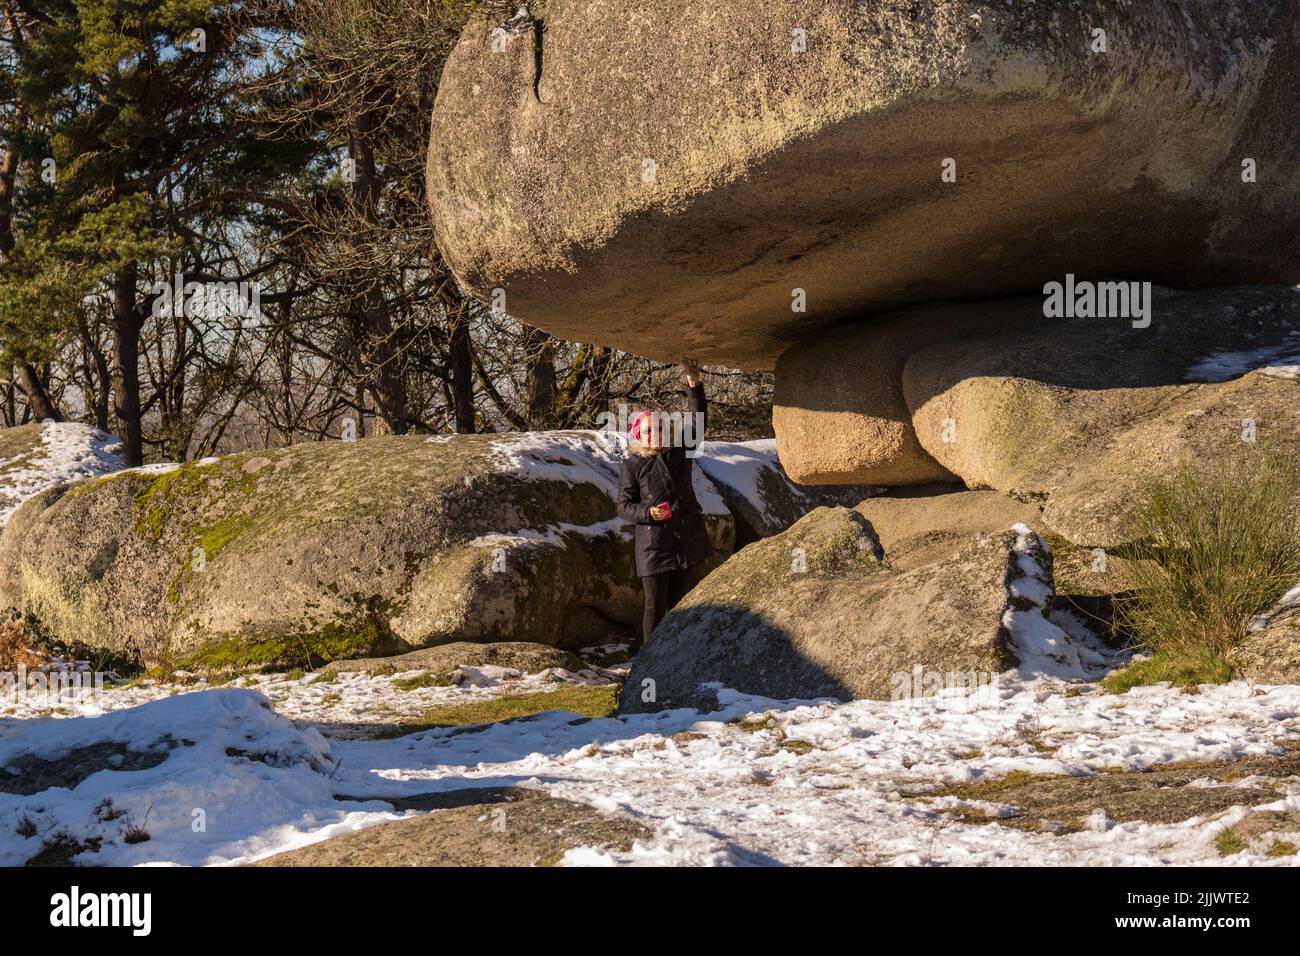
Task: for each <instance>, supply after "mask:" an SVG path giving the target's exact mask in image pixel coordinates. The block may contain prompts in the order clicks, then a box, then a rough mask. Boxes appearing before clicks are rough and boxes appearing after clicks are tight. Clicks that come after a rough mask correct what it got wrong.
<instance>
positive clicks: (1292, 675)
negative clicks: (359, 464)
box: [1233, 587, 1300, 684]
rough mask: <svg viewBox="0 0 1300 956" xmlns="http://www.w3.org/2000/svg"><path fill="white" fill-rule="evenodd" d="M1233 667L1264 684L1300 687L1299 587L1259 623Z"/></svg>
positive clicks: (1238, 650) (1248, 637)
mask: <svg viewBox="0 0 1300 956" xmlns="http://www.w3.org/2000/svg"><path fill="white" fill-rule="evenodd" d="M1233 663H1234V664H1235V665H1236V666H1237V667H1238V668H1240V670H1241V672H1242V674H1243V675H1244V676H1246V677H1249V678H1250V679H1252V680H1254V681H1257V682H1259V683H1261V684H1300V587H1297V588H1296V589H1295V590H1293V591H1291V592H1290V593H1289V594H1288V595H1287V596H1286V597H1285V598H1284V599H1283V601H1282V602H1281V603H1280V604H1279V605H1278V606H1277V607H1276V608H1274V609H1273V611H1272V612H1270V613H1269V614H1267V615H1265V616H1264V618H1263V619H1262V620H1261V621H1259V622H1258V623H1257V626H1256V627H1254V628H1253V629H1252V630H1251V632H1250V633H1249V634H1248V635H1247V636H1246V640H1245V642H1244V643H1243V644H1242V645H1241V647H1239V648H1237V652H1236V656H1235V659H1234V660H1233Z"/></svg>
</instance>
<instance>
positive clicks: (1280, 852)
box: [1264, 840, 1300, 856]
mask: <svg viewBox="0 0 1300 956" xmlns="http://www.w3.org/2000/svg"><path fill="white" fill-rule="evenodd" d="M1296 853H1300V846H1296V845H1295V844H1294V843H1287V842H1286V840H1274V841H1273V845H1272V846H1270V847H1269V848H1268V849H1267V850H1265V851H1264V855H1265V856H1295V855H1296Z"/></svg>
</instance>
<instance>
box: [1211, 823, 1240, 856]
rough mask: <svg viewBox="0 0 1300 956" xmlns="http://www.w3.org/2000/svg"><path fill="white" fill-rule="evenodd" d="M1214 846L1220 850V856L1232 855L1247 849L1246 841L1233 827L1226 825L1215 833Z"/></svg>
mask: <svg viewBox="0 0 1300 956" xmlns="http://www.w3.org/2000/svg"><path fill="white" fill-rule="evenodd" d="M1214 846H1215V849H1217V850H1218V851H1219V856H1232V855H1233V854H1234V853H1240V852H1242V851H1243V850H1245V849H1246V844H1245V842H1244V841H1243V840H1242V839H1241V837H1239V836H1237V831H1236V830H1235V829H1233V828H1232V827H1224V828H1223V829H1222V830H1220V831H1219V832H1218V833H1216V834H1215V835H1214Z"/></svg>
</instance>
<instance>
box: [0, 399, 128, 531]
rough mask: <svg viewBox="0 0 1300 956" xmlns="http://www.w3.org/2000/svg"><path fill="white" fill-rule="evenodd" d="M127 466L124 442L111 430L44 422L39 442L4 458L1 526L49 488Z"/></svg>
mask: <svg viewBox="0 0 1300 956" xmlns="http://www.w3.org/2000/svg"><path fill="white" fill-rule="evenodd" d="M125 467H126V460H125V459H124V458H123V457H122V443H121V442H120V441H118V440H117V439H116V438H114V437H113V436H112V435H110V434H108V433H107V432H102V431H100V430H99V429H98V428H94V427H92V426H90V425H82V424H80V423H78V422H50V421H47V422H44V423H42V425H41V442H40V444H39V445H34V446H33V447H32V448H31V449H30V450H29V451H26V452H24V453H21V454H19V455H18V456H17V457H14V458H11V459H9V460H7V461H5V460H0V526H3V525H4V523H5V522H6V521H8V520H9V516H10V515H11V514H13V513H14V512H15V511H17V510H18V506H19V505H21V504H22V503H23V502H24V501H26V500H27V499H28V498H30V497H32V496H33V495H37V494H40V493H41V492H42V491H44V490H45V489H46V488H52V487H54V486H55V485H61V484H65V483H66V482H70V481H81V480H83V479H86V478H96V477H98V476H100V475H107V474H109V473H110V472H114V471H121V470H122V469H123V468H125Z"/></svg>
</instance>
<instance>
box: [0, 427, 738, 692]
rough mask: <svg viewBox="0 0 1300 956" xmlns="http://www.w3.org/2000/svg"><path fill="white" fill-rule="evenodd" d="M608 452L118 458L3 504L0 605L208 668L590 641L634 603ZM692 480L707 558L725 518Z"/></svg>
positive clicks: (571, 436) (287, 452)
mask: <svg viewBox="0 0 1300 956" xmlns="http://www.w3.org/2000/svg"><path fill="white" fill-rule="evenodd" d="M624 449H625V445H624V443H623V442H622V440H621V439H620V438H618V437H617V436H613V435H610V434H607V433H602V432H547V433H528V434H521V435H474V436H454V437H438V438H423V437H414V436H411V437H383V438H373V439H366V440H364V441H358V442H328V443H311V444H303V445H295V446H292V447H290V448H284V449H279V450H275V451H266V452H254V453H246V454H241V455H232V456H229V457H225V458H221V459H218V460H216V461H213V462H210V463H207V464H189V465H185V466H183V467H180V468H175V469H172V470H168V471H163V472H162V473H141V472H137V471H128V472H125V473H123V474H120V475H115V476H110V477H107V478H100V479H96V480H93V481H89V482H85V483H82V484H79V485H76V486H74V487H72V488H70V489H67V490H56V491H51V492H47V493H46V494H43V495H41V496H39V497H38V498H37V499H34V500H32V501H29V502H28V503H27V504H26V505H25V506H24V507H23V508H22V509H20V511H19V515H18V516H17V517H16V518H15V519H14V522H11V527H10V528H9V529H6V533H5V534H4V536H2V537H0V556H2V557H0V560H4V561H8V562H13V564H14V566H15V567H16V568H17V573H16V574H15V575H13V576H12V579H16V583H15V584H14V585H13V586H12V587H11V588H7V589H6V591H5V593H0V604H8V605H15V606H18V607H20V608H21V609H22V610H24V611H26V612H28V613H30V614H32V615H34V616H35V617H36V618H37V619H39V621H40V623H41V626H42V627H43V628H44V629H45V630H46V631H47V632H49V633H50V634H51V635H52V636H54V637H57V638H60V639H63V640H67V641H79V642H82V643H84V644H88V645H92V646H102V647H107V648H111V649H114V650H123V649H127V648H131V647H133V648H135V649H136V650H138V651H139V652H140V653H141V654H142V655H143V657H144V658H145V660H146V661H148V662H160V663H162V662H170V663H175V664H180V665H182V666H187V667H197V668H210V669H242V668H246V667H252V666H262V665H279V666H284V665H293V664H296V665H298V666H303V665H306V664H315V663H320V662H321V661H324V660H330V659H335V658H345V657H358V656H368V655H375V654H387V653H395V652H401V651H409V650H412V649H416V648H420V647H426V646H435V645H439V644H445V643H449V642H452V641H477V642H490V641H529V642H535V643H542V644H548V645H556V646H566V647H573V646H582V645H584V644H594V643H601V642H603V641H605V640H608V639H609V636H610V632H611V629H617V628H619V627H623V626H630V625H633V624H635V622H636V621H637V620H639V615H640V609H641V590H640V584H639V582H638V581H637V579H636V577H635V575H634V573H633V566H632V545H631V536H630V534H628V533H627V531H626V528H625V526H624V525H623V523H622V522H621V521H620V520H619V519H618V518H617V517H616V515H615V511H614V501H613V497H614V495H615V493H616V487H617V476H618V468H619V462H620V459H621V456H622V454H623V452H624ZM695 481H696V495H697V496H698V498H699V500H700V502H701V504H702V505H703V507H704V509H705V512H706V519H707V523H708V527H709V531H710V536H711V537H712V539H713V543H714V546H715V548H716V550H717V555H716V557H715V558H714V559H713V561H714V562H717V561H720V560H721V559H722V557H724V556H726V555H727V554H729V553H730V552H731V548H732V538H733V535H734V522H733V520H732V518H731V515H730V513H729V512H728V511H727V509H726V506H725V505H724V504H723V502H722V499H721V498H720V497H719V496H718V494H717V492H716V491H714V489H713V487H712V485H711V484H710V483H709V480H708V479H707V478H706V477H704V475H703V473H701V472H699V471H698V470H697V472H696V478H695ZM28 511H31V512H32V513H31V514H30V515H29V514H27V512H28ZM15 525H17V526H19V527H15ZM20 529H21V533H19V530H20ZM10 531H13V532H14V533H13V534H10V533H9V532H10ZM704 570H707V566H705V567H702V568H701V572H703V571H704Z"/></svg>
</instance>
